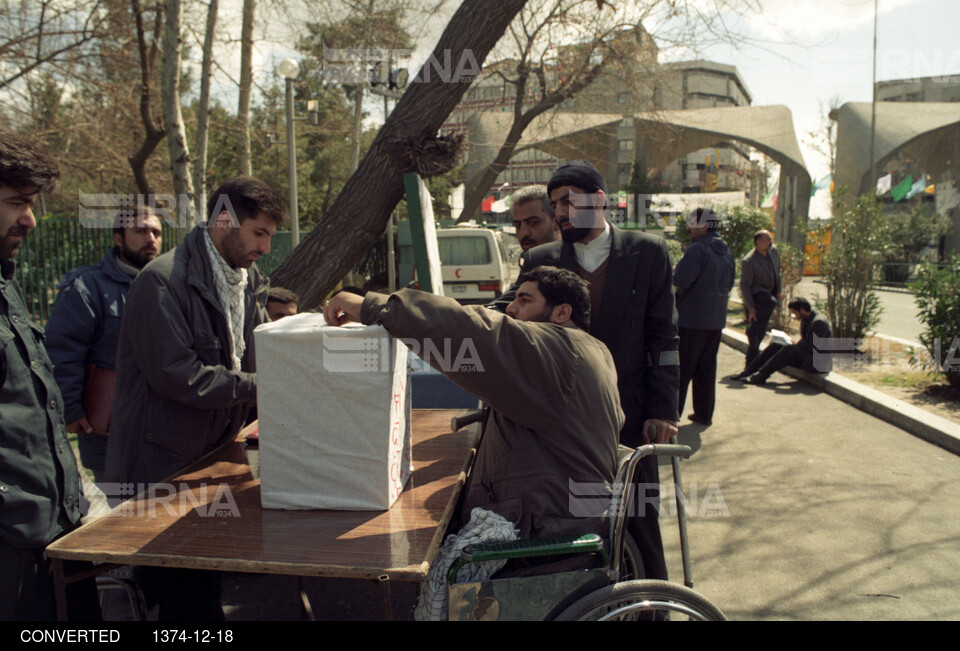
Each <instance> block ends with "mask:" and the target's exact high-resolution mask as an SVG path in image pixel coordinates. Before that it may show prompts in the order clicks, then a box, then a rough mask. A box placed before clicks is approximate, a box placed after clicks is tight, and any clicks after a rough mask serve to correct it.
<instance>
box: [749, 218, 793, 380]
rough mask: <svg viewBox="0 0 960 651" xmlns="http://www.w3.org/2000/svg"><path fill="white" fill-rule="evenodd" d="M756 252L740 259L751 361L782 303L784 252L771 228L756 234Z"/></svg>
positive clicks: (757, 352)
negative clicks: (776, 245) (781, 270)
mask: <svg viewBox="0 0 960 651" xmlns="http://www.w3.org/2000/svg"><path fill="white" fill-rule="evenodd" d="M753 245H754V249H753V251H750V253H748V254H747V255H745V256H744V257H743V260H742V261H741V262H740V297H741V298H742V299H743V304H744V306H746V308H747V318H748V320H749V322H750V325H748V326H747V361H746V364H745V365H744V368H746V367H747V366H750V362H752V361H753V360H754V359H756V357H757V355H759V354H760V342H762V341H763V337H764V336H765V335H766V332H767V324H769V323H770V317H771V316H772V315H773V310H774V309H775V308H776V307H777V305H779V304H780V294H781V292H782V291H783V290H782V288H781V285H780V252H779V251H777V247H775V246H774V245H773V235H772V234H771V233H770V231H767V230H759V231H757V232H756V233H755V234H754V236H753Z"/></svg>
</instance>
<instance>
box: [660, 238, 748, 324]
mask: <svg viewBox="0 0 960 651" xmlns="http://www.w3.org/2000/svg"><path fill="white" fill-rule="evenodd" d="M735 270H736V262H735V261H734V259H733V254H732V253H730V249H729V248H728V247H727V245H726V244H725V243H724V241H723V240H722V239H720V234H719V233H704V234H703V235H701V236H700V237H698V238H697V239H695V240H694V241H693V242H691V243H690V246H688V247H687V250H686V252H685V253H684V254H683V257H682V258H680V262H678V263H677V267H676V269H675V270H674V272H673V284H674V286H675V287H676V288H677V313H678V315H679V318H678V320H677V325H678V326H679V327H681V328H693V329H697V330H723V328H724V327H725V326H726V324H727V301H728V299H729V296H730V290H731V289H733V277H734V272H735Z"/></svg>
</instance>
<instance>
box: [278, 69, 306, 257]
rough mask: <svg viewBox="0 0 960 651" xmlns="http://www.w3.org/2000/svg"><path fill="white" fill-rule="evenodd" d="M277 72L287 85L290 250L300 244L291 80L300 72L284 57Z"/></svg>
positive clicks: (295, 142)
mask: <svg viewBox="0 0 960 651" xmlns="http://www.w3.org/2000/svg"><path fill="white" fill-rule="evenodd" d="M277 72H279V73H280V76H281V77H283V78H284V79H285V80H286V85H287V106H286V109H287V173H288V175H289V181H288V182H289V185H290V199H289V203H290V250H291V251H293V249H295V248H297V245H298V244H300V212H299V210H298V207H297V141H296V133H295V130H294V114H293V82H294V80H295V79H296V78H297V75H298V74H300V66H299V65H298V64H297V62H296V61H294V60H293V59H284V60H283V61H281V62H280V65H279V66H278V67H277Z"/></svg>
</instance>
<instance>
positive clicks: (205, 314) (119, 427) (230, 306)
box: [106, 177, 286, 620]
mask: <svg viewBox="0 0 960 651" xmlns="http://www.w3.org/2000/svg"><path fill="white" fill-rule="evenodd" d="M207 215H208V220H207V223H206V224H203V225H200V226H197V227H196V228H194V229H193V230H192V231H190V232H189V233H188V234H187V235H186V236H184V239H183V243H182V244H180V246H178V247H177V248H176V249H174V250H173V251H169V252H167V253H166V254H164V255H162V256H160V257H159V258H157V259H156V260H154V261H153V262H152V263H151V264H149V265H147V266H146V267H145V268H144V269H143V270H142V271H141V272H140V273H139V274H138V275H137V278H136V280H134V282H133V284H132V285H131V286H130V291H129V292H128V293H127V304H126V308H125V310H124V318H123V322H122V324H121V326H120V343H119V346H118V348H117V392H116V397H115V398H114V402H113V414H112V420H111V423H110V436H109V437H108V439H109V444H108V447H107V466H106V480H107V481H108V482H124V483H134V484H149V483H155V482H159V481H162V480H164V479H165V478H169V477H171V476H173V475H174V474H175V473H176V472H177V471H178V470H181V469H183V468H184V467H185V466H187V465H189V464H190V463H193V462H195V461H197V460H198V459H200V457H202V456H204V455H205V454H207V453H208V452H210V451H212V450H214V449H215V448H217V447H218V446H220V445H221V444H223V443H226V442H228V441H231V440H233V438H235V437H236V435H237V433H238V432H239V431H240V428H241V427H242V426H243V425H244V423H245V421H246V419H247V416H248V414H249V413H250V409H251V408H252V407H253V406H254V404H255V401H256V388H257V385H256V372H255V371H256V368H255V362H254V360H255V356H254V350H253V330H254V328H256V327H257V326H258V325H260V324H261V323H264V322H266V321H268V320H269V317H268V316H267V311H266V303H267V292H268V290H269V283H268V281H267V280H266V278H265V277H264V276H263V275H262V274H261V273H260V272H259V270H258V269H257V267H256V265H255V264H254V262H255V261H256V260H257V258H259V257H260V256H261V255H263V254H265V253H269V251H270V240H271V238H272V236H273V234H274V233H275V232H276V230H277V227H278V226H280V225H281V224H282V223H283V221H284V219H285V217H286V207H285V206H284V203H283V199H282V198H281V197H280V195H279V194H277V192H276V191H275V190H273V189H272V188H271V187H270V186H268V185H267V184H266V183H264V182H262V181H259V180H257V179H254V178H249V177H239V178H235V179H233V180H230V181H227V182H226V183H224V184H223V185H221V186H220V187H219V188H217V189H216V190H215V191H214V192H213V193H212V194H211V196H210V199H209V201H208V204H207ZM150 574H151V575H152V576H153V578H154V580H155V582H156V584H157V592H158V599H159V602H160V617H161V618H163V619H164V620H222V619H223V610H222V608H221V606H220V579H219V575H218V574H217V573H215V572H202V571H192V570H175V569H172V568H165V569H164V568H151V572H150Z"/></svg>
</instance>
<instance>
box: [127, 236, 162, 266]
mask: <svg viewBox="0 0 960 651" xmlns="http://www.w3.org/2000/svg"><path fill="white" fill-rule="evenodd" d="M120 254H121V257H122V258H123V259H124V260H126V261H127V264H129V265H130V266H132V267H136V268H137V269H143V268H144V267H146V266H147V263H148V262H150V261H151V260H153V258H154V257H156V256H152V257H148V256H146V255H142V254H141V253H140V252H139V251H134V250H133V249H130V248H127V244H126V242H124V243H123V248H122V249H121V251H120Z"/></svg>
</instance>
